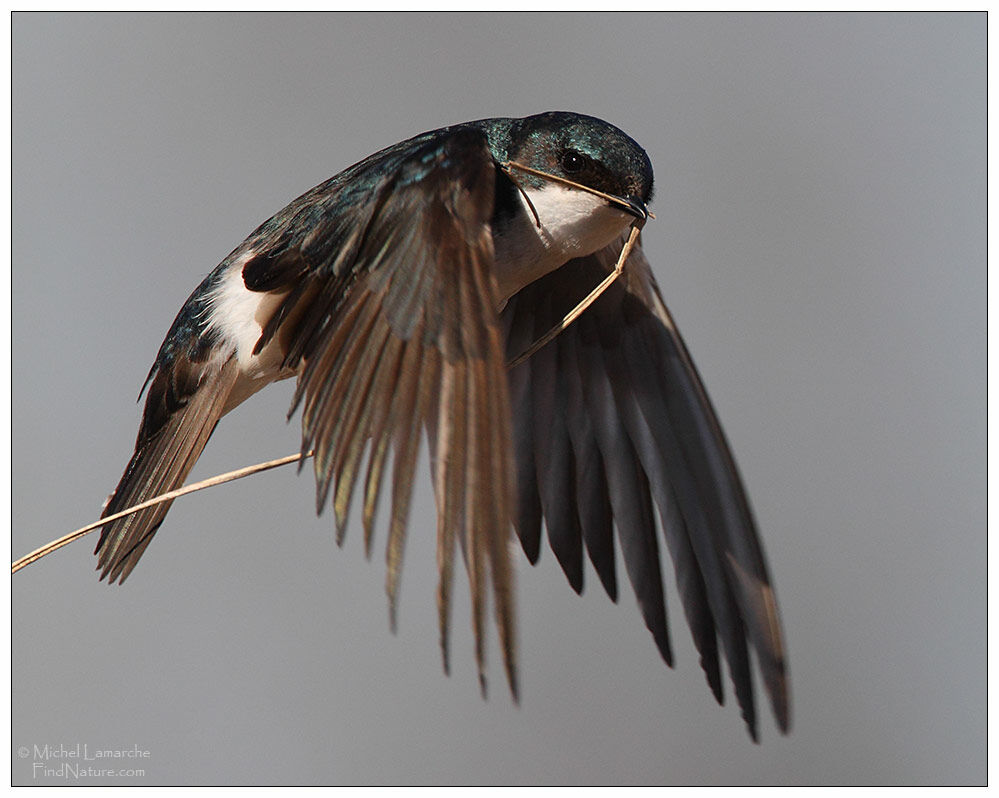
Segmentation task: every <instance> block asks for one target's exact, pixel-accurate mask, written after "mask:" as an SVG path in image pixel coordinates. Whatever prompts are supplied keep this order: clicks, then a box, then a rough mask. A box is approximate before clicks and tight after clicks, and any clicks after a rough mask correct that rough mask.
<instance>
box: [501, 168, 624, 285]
mask: <svg viewBox="0 0 999 798" xmlns="http://www.w3.org/2000/svg"><path fill="white" fill-rule="evenodd" d="M524 192H525V193H526V194H527V197H528V198H529V199H530V204H528V201H527V199H525V198H524V196H523V195H520V202H521V206H522V211H523V212H522V213H519V214H517V216H516V218H515V220H514V221H513V222H512V223H511V224H510V225H509V226H508V227H507V228H506V229H505V230H503V231H500V233H499V234H498V235H496V239H495V241H496V277H497V280H498V282H499V289H500V298H501V300H503V301H506V300H507V299H509V298H510V297H511V296H512V295H513V294H515V293H517V291H519V290H520V289H521V288H523V287H524V286H525V285H527V284H528V283H531V282H534V281H535V280H537V279H538V278H539V277H542V276H544V275H545V274H547V273H548V272H550V271H554V270H555V269H557V268H558V267H559V266H561V265H562V264H563V263H565V262H566V261H568V260H571V259H572V258H580V257H583V256H584V255H589V254H591V253H593V252H596V251H597V250H599V249H603V248H604V247H606V246H607V245H608V244H610V243H612V242H613V241H614V240H615V239H616V238H617V237H618V236H619V235H621V233H622V232H623V231H624V230H625V229H627V227H628V225H629V224H630V223H631V222H632V217H631V216H629V215H628V214H627V213H625V212H624V211H621V210H618V209H616V208H613V207H611V206H610V205H608V204H607V200H605V199H602V198H600V197H598V196H596V195H594V194H590V193H589V192H587V191H581V190H579V189H575V188H571V187H569V186H565V185H562V184H560V183H554V182H551V183H546V184H545V185H544V186H543V187H542V188H531V187H529V186H524ZM532 205H533V207H534V211H532V210H531V206H532ZM535 212H536V213H537V220H538V221H540V222H541V226H540V227H538V224H537V221H535V215H534V213H535Z"/></svg>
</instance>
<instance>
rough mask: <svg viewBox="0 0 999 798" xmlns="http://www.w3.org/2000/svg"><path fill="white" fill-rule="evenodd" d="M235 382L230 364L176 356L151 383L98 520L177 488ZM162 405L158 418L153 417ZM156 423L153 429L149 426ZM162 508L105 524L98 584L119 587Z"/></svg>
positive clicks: (99, 548)
mask: <svg viewBox="0 0 999 798" xmlns="http://www.w3.org/2000/svg"><path fill="white" fill-rule="evenodd" d="M238 376H239V369H238V367H237V365H236V362H235V360H234V359H232V358H230V359H228V360H224V361H222V360H210V361H207V362H200V363H199V362H192V361H191V360H190V359H188V358H187V357H185V356H179V357H178V358H177V359H176V360H175V361H174V362H173V363H172V364H171V366H170V368H168V369H162V370H160V371H159V372H158V373H157V374H156V376H155V378H154V379H153V382H152V385H150V388H149V395H148V397H147V399H146V420H145V423H144V424H143V428H142V429H141V430H140V432H139V439H138V440H137V441H136V446H135V454H133V455H132V459H131V461H130V462H129V464H128V467H127V468H126V469H125V473H124V474H123V475H122V478H121V481H120V482H119V483H118V487H116V488H115V490H114V493H112V494H111V496H110V497H109V499H108V502H107V504H106V505H105V507H104V512H103V513H102V516H101V517H102V518H103V517H107V516H109V515H112V514H114V513H117V512H120V511H121V510H124V509H126V508H128V507H132V506H134V505H136V504H140V503H141V502H144V501H146V500H148V499H151V498H153V497H154V496H158V495H159V494H161V493H165V492H167V491H170V490H173V489H174V488H178V487H180V486H181V484H182V483H183V482H184V480H185V479H186V478H187V475H188V474H189V473H190V471H191V469H192V468H193V467H194V464H195V462H196V461H197V459H198V457H199V456H200V455H201V451H202V449H204V448H205V444H206V443H207V442H208V438H209V437H210V436H211V434H212V431H213V430H214V429H215V424H216V423H217V422H218V420H219V418H220V417H221V415H222V413H223V410H224V409H225V405H226V400H227V399H228V397H229V394H230V392H231V391H232V388H233V386H234V385H235V383H236V380H237V378H238ZM160 405H163V412H162V413H160V412H158V411H159V409H160V407H159V406H160ZM154 418H155V419H157V422H156V424H155V429H150V426H151V424H150V420H151V419H154ZM171 504H172V502H164V503H163V504H159V505H157V506H155V507H150V508H149V509H146V510H140V511H139V512H137V513H133V514H132V515H130V516H126V517H125V518H121V519H119V520H117V521H113V522H111V523H110V524H107V525H106V526H105V527H104V528H103V530H102V532H101V538H100V540H99V541H98V543H97V548H96V549H95V553H96V554H97V555H98V565H97V568H98V570H100V572H101V579H105V578H106V579H108V580H109V581H111V582H114V581H115V580H117V581H118V582H119V583H121V582H124V581H125V579H126V578H127V577H128V575H129V574H130V573H131V572H132V569H133V568H135V566H136V564H137V563H138V561H139V558H140V557H141V556H142V553H143V552H144V551H145V550H146V546H148V545H149V542H150V541H151V540H152V539H153V535H154V534H155V533H156V530H157V529H158V528H159V526H160V524H161V523H162V522H163V518H164V517H165V516H166V514H167V511H168V510H169V509H170V505H171Z"/></svg>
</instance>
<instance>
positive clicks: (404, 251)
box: [243, 129, 516, 695]
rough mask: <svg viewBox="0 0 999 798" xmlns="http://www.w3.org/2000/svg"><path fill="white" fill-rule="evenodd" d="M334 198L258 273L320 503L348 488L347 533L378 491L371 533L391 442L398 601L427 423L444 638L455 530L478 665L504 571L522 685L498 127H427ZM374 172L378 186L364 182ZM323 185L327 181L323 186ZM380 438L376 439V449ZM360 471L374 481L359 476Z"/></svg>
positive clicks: (304, 219)
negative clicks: (494, 136) (353, 508)
mask: <svg viewBox="0 0 999 798" xmlns="http://www.w3.org/2000/svg"><path fill="white" fill-rule="evenodd" d="M347 178H348V179H345V180H343V182H342V185H343V191H350V192H356V196H355V197H353V198H352V200H351V201H346V198H345V197H344V196H343V195H342V194H341V195H340V196H336V192H337V191H338V190H339V188H338V186H337V185H332V186H327V187H326V189H325V190H326V191H327V192H329V194H330V198H332V199H336V202H326V201H322V200H319V199H317V198H316V197H311V198H310V197H309V196H308V195H307V196H306V197H305V198H303V200H306V201H304V202H303V203H302V210H301V212H296V209H295V208H294V207H292V208H290V209H289V214H287V219H286V220H285V222H284V223H283V224H281V225H274V226H273V229H270V230H262V235H265V236H266V237H267V239H266V240H261V242H260V243H259V244H256V245H253V246H254V247H255V251H256V250H259V254H258V255H256V256H255V257H252V258H251V259H250V260H248V262H247V263H246V265H245V266H244V267H243V279H244V282H245V284H246V286H247V288H249V289H251V290H254V291H267V292H271V293H273V294H275V295H281V294H283V295H284V298H283V300H282V301H281V303H280V304H279V305H278V306H277V308H276V310H275V311H274V313H273V316H272V317H271V319H270V320H269V322H268V323H267V324H266V325H265V326H264V329H263V334H262V336H261V339H260V340H259V341H258V343H257V350H258V351H259V350H260V349H262V348H263V347H264V346H266V345H267V344H268V343H269V342H270V341H271V340H272V339H274V338H275V337H276V338H277V340H279V341H281V342H283V346H284V348H285V350H286V352H285V359H284V364H283V365H284V367H286V368H290V369H296V370H298V371H299V380H298V387H297V390H296V393H295V398H294V405H293V407H292V410H293V411H294V410H295V408H296V407H298V406H301V408H302V429H303V439H302V451H303V453H304V452H307V451H308V450H310V449H314V451H315V455H314V466H315V475H316V480H317V505H318V507H319V509H322V507H323V506H324V505H325V504H326V503H327V501H331V502H332V506H333V509H334V512H335V516H336V524H337V530H338V539H339V540H342V537H343V533H344V525H345V523H346V520H347V517H348V514H349V509H350V504H351V498H352V496H353V495H354V493H355V488H357V491H356V492H357V493H360V494H363V510H362V518H363V525H364V534H365V541H366V545H367V546H370V542H371V534H372V528H373V524H374V511H375V506H376V504H377V499H378V495H379V489H380V486H381V484H382V476H383V473H384V472H385V470H386V464H387V461H388V454H389V452H392V454H393V457H392V470H391V480H390V484H391V518H390V520H389V524H388V526H389V533H388V546H387V560H388V572H387V591H388V594H389V606H390V611H391V616H392V618H393V623H394V607H395V597H396V591H397V588H398V584H399V574H400V568H401V564H402V557H403V547H404V542H405V530H406V523H407V517H408V511H409V504H410V496H411V492H412V486H413V474H414V468H415V465H416V460H417V454H418V451H419V446H420V439H421V437H422V435H423V433H424V431H426V434H427V437H428V440H429V443H430V450H431V458H432V467H433V475H434V485H435V493H436V500H437V506H438V536H437V560H438V565H439V572H440V573H439V588H438V606H439V614H440V627H441V645H442V650H443V653H444V663H445V668H447V627H448V619H449V606H450V601H449V597H450V591H451V582H452V572H453V561H454V552H455V548H456V544H458V545H460V546H461V550H462V553H463V555H464V559H465V565H466V568H467V571H468V577H469V582H470V587H471V593H472V622H473V627H474V632H475V639H476V658H477V661H478V665H479V676H480V681H482V685H483V689H485V681H484V676H483V663H484V637H485V630H484V618H485V614H486V606H487V603H488V593H489V591H488V587H489V583H490V582H491V584H492V604H493V608H494V611H495V615H496V620H497V623H498V626H499V632H500V640H501V644H502V646H503V654H504V658H505V664H506V670H507V676H508V679H509V681H510V685H511V689H512V690H513V691H514V694H515V695H516V677H515V663H514V630H513V623H514V610H513V585H512V573H511V565H510V561H509V558H510V555H509V545H508V544H509V542H510V540H511V538H512V531H513V526H512V512H511V508H512V506H513V498H512V497H513V459H512V453H511V444H510V440H511V438H510V406H509V399H508V394H507V386H506V366H505V361H504V353H503V344H502V334H501V327H500V323H499V314H498V312H497V307H498V303H497V299H496V293H497V291H496V287H495V280H494V278H493V276H492V269H493V245H492V237H491V230H490V227H489V221H490V218H491V217H492V212H493V202H494V185H495V179H496V167H495V164H494V162H493V160H492V158H491V156H490V155H489V151H488V149H487V146H486V140H485V136H484V135H483V134H482V133H481V132H479V131H474V130H469V129H464V130H456V131H452V132H450V133H447V134H445V135H439V136H436V137H434V139H433V140H429V139H427V140H414V141H413V142H410V143H409V144H408V146H407V148H406V149H405V151H403V152H392V153H388V154H380V155H379V156H374V157H373V158H372V159H369V161H368V162H362V164H360V165H359V167H355V168H354V169H352V170H350V172H349V173H348V174H347ZM358 186H364V187H365V188H364V191H363V192H362V191H358V190H357V188H356V187H358ZM321 189H322V187H320V190H321ZM365 455H366V457H365ZM359 483H360V484H359Z"/></svg>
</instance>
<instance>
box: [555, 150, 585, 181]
mask: <svg viewBox="0 0 999 798" xmlns="http://www.w3.org/2000/svg"><path fill="white" fill-rule="evenodd" d="M561 163H562V169H563V170H564V171H565V173H566V174H569V175H571V174H575V173H576V172H581V171H583V168H584V167H585V166H586V156H585V155H583V154H581V153H578V152H576V151H575V150H566V151H565V152H563V153H562V161H561Z"/></svg>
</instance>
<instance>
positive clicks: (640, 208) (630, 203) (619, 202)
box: [614, 196, 649, 222]
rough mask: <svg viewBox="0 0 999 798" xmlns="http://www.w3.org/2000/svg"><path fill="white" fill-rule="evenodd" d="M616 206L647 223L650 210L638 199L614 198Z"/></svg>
mask: <svg viewBox="0 0 999 798" xmlns="http://www.w3.org/2000/svg"><path fill="white" fill-rule="evenodd" d="M614 200H615V203H614V204H615V205H616V206H617V207H618V208H619V209H620V210H622V211H624V212H625V213H627V214H630V215H631V216H634V217H635V218H636V219H640V220H641V221H642V222H645V221H647V220H648V218H649V209H648V208H647V207H645V203H644V202H642V200H640V199H639V198H638V197H618V196H615V197H614Z"/></svg>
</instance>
